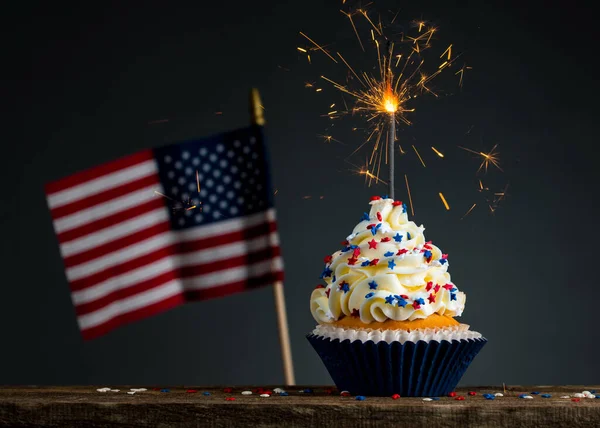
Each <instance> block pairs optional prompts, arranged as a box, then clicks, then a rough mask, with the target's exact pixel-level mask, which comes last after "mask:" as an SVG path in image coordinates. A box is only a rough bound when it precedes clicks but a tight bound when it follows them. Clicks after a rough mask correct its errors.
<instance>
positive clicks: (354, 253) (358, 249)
mask: <svg viewBox="0 0 600 428" xmlns="http://www.w3.org/2000/svg"><path fill="white" fill-rule="evenodd" d="M359 254H360V248H358V247H357V248H355V249H354V251H352V255H353V256H354V257H358V255H359Z"/></svg>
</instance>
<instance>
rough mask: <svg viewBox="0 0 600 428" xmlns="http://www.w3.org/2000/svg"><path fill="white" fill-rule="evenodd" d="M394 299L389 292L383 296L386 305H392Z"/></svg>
mask: <svg viewBox="0 0 600 428" xmlns="http://www.w3.org/2000/svg"><path fill="white" fill-rule="evenodd" d="M394 299H395V297H394V296H392V295H391V294H390V295H389V296H387V297H386V298H385V303H387V304H388V305H393V304H394Z"/></svg>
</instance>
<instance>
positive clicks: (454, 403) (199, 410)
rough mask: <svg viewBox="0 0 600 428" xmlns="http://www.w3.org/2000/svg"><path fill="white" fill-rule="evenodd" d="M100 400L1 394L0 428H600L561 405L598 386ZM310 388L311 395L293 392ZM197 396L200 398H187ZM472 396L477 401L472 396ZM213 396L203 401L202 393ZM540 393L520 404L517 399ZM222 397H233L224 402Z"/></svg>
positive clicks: (237, 392)
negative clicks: (489, 396)
mask: <svg viewBox="0 0 600 428" xmlns="http://www.w3.org/2000/svg"><path fill="white" fill-rule="evenodd" d="M116 388H117V389H120V392H118V393H112V392H106V393H100V392H97V391H96V389H97V387H92V386H90V387H81V386H79V387H4V388H0V425H3V426H41V427H70V426H86V427H109V426H110V427H136V428H137V427H173V426H181V427H204V426H206V427H244V426H253V427H282V426H286V427H314V426H323V427H327V428H330V427H331V428H336V427H344V428H348V427H354V426H360V427H371V426H377V427H392V426H393V427H397V426H402V425H406V426H411V427H427V428H437V427H456V426H461V427H464V426H477V427H514V428H517V427H532V426H552V427H598V426H600V399H591V398H581V400H580V401H579V402H574V401H571V399H564V398H560V397H561V396H564V395H573V394H574V393H576V392H582V391H583V390H596V391H599V393H600V386H564V387H563V386H561V387H557V386H544V387H542V386H534V387H531V386H526V387H524V386H512V387H508V388H507V394H506V395H505V396H504V397H497V398H496V399H495V400H486V399H485V398H483V397H482V395H481V394H482V393H486V392H487V393H495V392H503V390H502V387H498V386H495V387H477V388H471V389H462V388H459V389H457V391H456V392H457V394H458V395H463V396H464V397H465V400H464V401H458V400H455V399H454V398H450V397H442V398H440V400H439V401H429V402H426V401H423V400H422V399H421V398H400V399H398V400H393V399H391V398H389V397H367V398H366V400H364V401H357V400H356V399H355V397H341V396H339V394H338V393H337V392H336V393H334V394H327V392H326V388H325V387H294V388H290V389H289V390H288V393H289V396H278V395H276V394H275V395H273V396H272V397H270V398H261V397H259V396H258V395H257V394H253V395H249V396H246V395H241V391H243V390H249V389H253V387H236V388H234V389H233V391H232V392H231V393H225V392H224V391H223V389H222V388H202V387H187V386H186V387H174V388H169V389H170V392H160V391H154V390H152V388H150V387H148V389H149V390H148V391H146V392H139V393H136V394H134V395H128V394H126V391H128V390H129V388H131V387H130V386H124V387H116ZM304 388H311V389H312V390H313V393H300V392H298V391H299V390H301V389H304ZM188 389H195V390H197V391H198V392H197V393H188V392H186V391H187V390H188ZM469 390H472V391H476V392H477V395H475V396H469V395H468V394H467V392H468V391H469ZM204 391H207V392H210V394H211V395H208V396H207V395H203V394H202V392H204ZM532 391H539V392H540V393H549V394H551V395H552V397H551V398H542V397H541V395H535V396H534V398H533V399H520V398H518V395H519V394H521V393H530V392H532ZM226 397H234V398H235V400H234V401H227V400H226Z"/></svg>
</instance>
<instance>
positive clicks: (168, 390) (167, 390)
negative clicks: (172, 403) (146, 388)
mask: <svg viewBox="0 0 600 428" xmlns="http://www.w3.org/2000/svg"><path fill="white" fill-rule="evenodd" d="M160 392H171V390H170V389H167V388H163V389H161V390H160Z"/></svg>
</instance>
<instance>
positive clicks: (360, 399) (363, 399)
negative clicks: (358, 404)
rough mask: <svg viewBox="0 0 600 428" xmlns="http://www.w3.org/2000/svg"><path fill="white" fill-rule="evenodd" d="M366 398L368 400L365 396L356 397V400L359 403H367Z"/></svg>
mask: <svg viewBox="0 0 600 428" xmlns="http://www.w3.org/2000/svg"><path fill="white" fill-rule="evenodd" d="M365 398H366V397H365V396H364V395H357V396H356V399H357V400H358V401H365Z"/></svg>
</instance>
